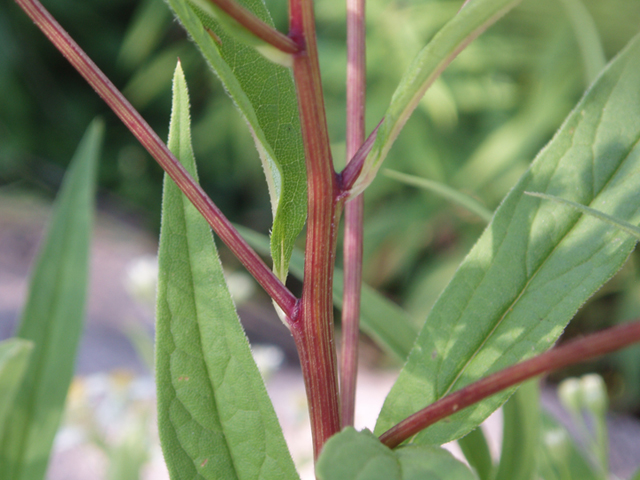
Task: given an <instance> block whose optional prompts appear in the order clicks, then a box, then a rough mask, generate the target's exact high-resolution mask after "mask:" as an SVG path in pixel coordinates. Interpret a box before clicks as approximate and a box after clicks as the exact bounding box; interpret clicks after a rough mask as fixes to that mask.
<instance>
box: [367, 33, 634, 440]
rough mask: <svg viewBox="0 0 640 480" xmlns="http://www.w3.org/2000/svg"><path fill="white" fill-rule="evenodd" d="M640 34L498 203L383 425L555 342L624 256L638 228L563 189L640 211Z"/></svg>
mask: <svg viewBox="0 0 640 480" xmlns="http://www.w3.org/2000/svg"><path fill="white" fill-rule="evenodd" d="M639 62H640V37H637V38H636V39H635V40H634V41H632V42H631V44H630V45H629V46H628V47H627V48H626V49H625V50H624V52H623V53H621V54H620V55H619V56H618V57H617V59H616V60H615V61H614V62H612V64H611V65H610V66H609V67H608V69H607V70H606V71H605V73H604V74H603V76H601V77H600V78H599V80H598V82H597V83H596V84H595V85H594V86H593V87H592V89H591V90H590V91H589V92H588V94H587V95H586V96H585V98H583V100H582V101H581V102H580V103H579V104H578V106H577V107H576V108H575V110H574V111H573V113H572V114H571V115H570V116H569V118H568V119H567V120H566V122H565V123H564V125H563V126H562V128H561V129H560V131H559V132H558V134H557V135H556V136H555V138H554V139H553V141H552V142H551V143H550V144H549V145H548V146H547V147H546V148H545V149H544V150H543V151H542V152H541V153H540V155H539V156H538V157H537V158H536V160H535V161H534V162H533V164H532V165H531V167H530V169H529V170H528V171H527V172H526V173H525V174H524V175H523V177H522V178H521V179H520V181H519V182H518V184H517V185H516V186H515V187H514V188H513V190H512V191H511V193H509V195H508V196H507V197H506V198H505V200H504V201H503V203H502V205H501V206H500V207H499V209H498V210H497V211H496V213H495V215H494V217H493V220H492V222H491V224H490V225H489V226H488V227H487V229H486V230H485V232H484V233H483V234H482V236H481V237H480V239H479V240H478V242H477V243H476V245H475V246H474V248H473V249H472V250H471V252H470V253H469V255H468V256H467V258H466V259H465V260H464V261H463V263H462V264H461V266H460V268H459V269H458V271H457V273H456V275H455V276H454V278H453V279H452V281H451V283H450V284H449V285H448V286H447V288H446V289H445V291H444V292H443V294H442V295H441V296H440V298H439V299H438V301H437V303H436V304H435V306H434V308H433V309H432V311H431V313H430V314H429V316H428V317H427V320H426V323H425V326H424V328H423V330H422V332H421V333H420V336H419V338H418V340H417V342H416V347H414V349H413V350H412V352H411V354H410V355H409V360H408V362H407V364H406V365H405V367H404V368H403V370H402V372H401V373H400V376H399V378H398V381H397V382H396V384H395V385H394V387H393V388H392V390H391V392H390V394H389V396H388V397H387V400H386V402H385V405H384V407H383V409H382V413H381V415H380V418H379V419H378V424H377V426H376V432H377V433H381V432H383V431H385V430H387V429H388V428H390V427H392V426H393V425H394V424H395V423H396V422H398V421H400V420H402V419H404V418H406V417H407V416H409V415H410V414H412V413H414V412H416V411H417V410H419V409H421V408H423V407H425V406H426V405H428V404H430V403H432V402H434V401H436V400H438V399H439V398H442V397H443V396H445V395H447V394H448V393H450V392H453V391H455V390H458V389H460V388H462V387H464V386H466V385H469V384H470V383H472V382H474V381H476V380H478V379H480V378H482V377H484V376H486V375H487V374H490V373H493V372H495V371H498V370H501V369H503V368H505V367H507V366H509V365H512V364H514V363H516V362H518V361H521V360H524V359H527V358H531V357H532V356H534V355H536V354H539V353H541V352H543V351H545V350H547V349H548V348H549V347H550V346H552V345H553V343H554V342H555V341H556V340H557V338H558V337H559V335H560V334H561V333H562V331H563V329H564V328H565V326H566V324H567V323H568V322H569V320H570V319H571V318H572V317H573V315H574V314H575V312H576V311H577V310H578V308H579V307H580V306H581V305H582V304H583V303H584V302H585V301H586V300H587V299H588V298H589V297H590V296H591V295H592V294H593V293H594V292H595V291H596V290H598V288H600V286H602V284H604V283H605V282H606V281H607V280H608V279H609V278H611V276H612V275H613V274H615V272H617V271H618V269H619V268H620V267H621V266H622V264H623V263H624V262H625V260H626V258H627V257H628V255H629V253H630V252H631V251H632V249H633V248H634V245H635V242H636V240H635V238H632V237H630V236H629V235H627V234H626V233H622V232H620V230H618V229H612V228H611V227H610V226H609V225H607V224H604V223H603V222H601V221H600V220H599V219H595V218H591V217H588V216H583V215H582V214H581V213H580V212H577V211H575V210H574V209H559V208H558V207H557V206H556V205H554V204H552V203H551V202H543V201H541V200H537V199H534V198H531V197H530V196H528V195H525V193H524V192H526V191H537V192H543V193H546V194H550V195H556V196H561V197H563V198H566V199H569V200H571V201H575V202H577V203H580V204H583V205H589V206H590V207H591V208H594V209H596V210H598V211H601V212H604V213H606V214H608V215H612V216H614V217H616V218H620V219H623V220H624V221H627V222H630V223H637V222H639V221H640V214H639V212H638V209H639V208H640V189H638V187H637V185H638V180H639V179H640V147H639V146H638V141H639V139H640V89H638V85H640V69H639V68H637V65H638V63H639ZM512 391H513V390H510V391H506V392H502V393H500V394H497V395H495V396H493V397H491V398H489V399H487V400H485V401H483V402H481V403H479V404H478V405H476V406H474V407H471V408H469V409H465V410H464V411H462V412H458V413H457V414H456V415H454V416H452V417H450V418H449V419H447V420H446V421H444V422H440V423H438V424H436V425H433V426H432V427H430V428H429V429H428V430H426V431H425V432H422V433H421V434H419V439H420V441H424V442H429V443H444V442H447V441H450V440H453V439H455V438H458V437H460V436H462V435H464V434H465V433H467V432H468V431H470V430H472V429H473V428H475V427H476V426H477V425H479V424H480V423H481V422H482V421H483V420H484V419H485V418H486V417H487V416H488V415H489V414H490V413H491V412H493V411H494V410H495V409H496V408H498V407H499V406H500V405H501V404H502V403H503V402H504V401H505V400H506V399H507V398H508V397H509V395H510V394H511V393H512Z"/></svg>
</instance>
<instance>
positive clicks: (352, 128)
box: [340, 0, 366, 427]
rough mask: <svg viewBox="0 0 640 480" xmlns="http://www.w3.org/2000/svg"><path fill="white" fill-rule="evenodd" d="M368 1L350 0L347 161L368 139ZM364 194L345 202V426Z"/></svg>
mask: <svg viewBox="0 0 640 480" xmlns="http://www.w3.org/2000/svg"><path fill="white" fill-rule="evenodd" d="M364 20H365V0H347V135H346V136H347V139H346V140H347V142H346V143H347V145H346V147H347V152H346V153H347V161H349V160H350V159H351V158H352V157H353V156H354V155H355V154H356V152H357V151H358V149H359V148H360V146H361V145H362V143H363V142H364V132H365V129H364V127H365V125H364V110H365V86H366V66H365V21H364ZM363 210H364V199H363V197H362V195H359V196H357V197H356V198H353V199H351V200H350V201H348V202H347V203H346V204H345V212H344V221H345V230H344V293H343V306H342V348H341V355H340V360H341V365H340V367H341V368H340V398H341V401H342V405H341V412H342V426H343V427H344V426H353V420H354V415H355V402H356V379H357V373H358V339H359V333H360V293H361V288H362V237H363Z"/></svg>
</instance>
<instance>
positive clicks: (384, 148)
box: [353, 0, 520, 194]
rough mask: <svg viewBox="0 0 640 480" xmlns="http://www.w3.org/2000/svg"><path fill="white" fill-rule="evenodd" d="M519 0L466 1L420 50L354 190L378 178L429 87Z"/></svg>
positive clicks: (392, 102) (386, 116)
mask: <svg viewBox="0 0 640 480" xmlns="http://www.w3.org/2000/svg"><path fill="white" fill-rule="evenodd" d="M519 1H520V0H471V1H469V2H467V3H466V4H465V6H464V8H462V9H461V10H460V11H459V12H458V14H457V15H456V16H454V17H453V18H452V19H451V20H450V21H449V22H448V23H447V24H446V25H445V26H444V27H442V29H441V30H440V31H439V32H438V33H437V34H436V35H435V37H433V39H432V40H431V41H430V42H429V44H428V45H427V46H426V47H424V48H423V49H422V51H420V53H419V54H418V56H417V57H416V59H415V60H414V61H413V63H412V64H411V66H410V67H409V68H408V70H407V71H406V72H405V73H404V75H403V76H402V79H401V80H400V84H399V85H398V88H397V89H396V91H395V92H394V93H393V97H392V98H391V103H390V105H389V108H388V109H387V111H386V113H385V114H384V118H383V120H382V123H381V125H380V128H379V129H378V133H377V136H376V140H375V143H374V144H373V148H372V149H371V152H370V153H369V155H367V158H366V160H365V163H364V166H363V169H362V174H361V175H360V177H359V178H358V180H357V181H356V183H355V185H354V186H353V192H354V194H355V193H359V192H361V191H363V190H364V189H365V188H366V187H367V185H369V184H370V183H371V182H372V181H373V179H374V178H375V176H376V174H377V172H378V169H379V168H380V164H381V163H382V161H383V160H384V159H385V157H386V156H387V153H388V152H389V149H390V148H391V145H392V144H393V142H394V141H395V139H396V138H397V137H398V135H399V134H400V131H401V130H402V127H404V124H405V123H406V122H407V120H408V119H409V116H411V113H413V111H414V110H415V108H416V107H417V106H418V102H419V101H420V99H421V98H422V97H423V96H424V94H425V92H426V91H427V89H428V88H429V87H430V86H431V85H432V84H433V82H434V81H435V80H436V79H437V78H438V77H439V76H440V74H441V73H442V71H443V70H444V69H445V68H447V66H448V65H449V64H450V63H451V62H452V61H453V59H454V58H455V57H456V56H457V55H458V53H460V52H461V51H462V50H463V49H464V47H466V46H467V45H468V44H469V43H471V42H472V41H473V40H475V39H476V38H477V37H478V36H479V35H480V34H481V33H482V32H484V31H485V30H486V29H487V28H488V27H489V26H490V25H492V24H493V23H494V22H496V21H497V20H498V19H499V18H500V17H502V16H503V15H504V14H505V13H507V12H508V11H509V10H510V9H512V8H513V7H514V6H515V5H517V4H518V3H519Z"/></svg>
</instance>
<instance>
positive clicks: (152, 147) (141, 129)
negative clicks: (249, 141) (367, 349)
mask: <svg viewBox="0 0 640 480" xmlns="http://www.w3.org/2000/svg"><path fill="white" fill-rule="evenodd" d="M15 1H16V3H17V4H18V5H19V6H20V8H22V9H23V10H24V12H25V13H26V14H27V15H28V16H29V17H30V18H31V20H33V22H34V23H35V24H36V25H37V26H38V28H39V29H40V30H41V31H42V32H43V33H44V34H45V35H46V36H47V38H48V39H49V40H50V41H51V43H53V45H54V46H55V47H56V48H57V49H58V50H59V51H60V53H62V55H64V56H65V58H66V59H67V60H68V61H69V62H70V63H71V65H72V66H73V67H74V68H75V69H76V70H77V71H78V72H79V73H80V75H82V76H83V77H84V79H85V80H86V81H87V83H89V85H91V87H93V89H94V90H95V91H96V92H97V93H98V95H100V97H101V98H102V99H103V100H104V101H105V102H106V103H107V105H109V107H110V108H111V109H112V110H113V111H114V113H115V114H116V115H117V116H118V117H119V118H120V120H122V122H123V123H124V124H125V126H126V127H127V128H128V129H129V130H130V131H131V133H133V135H134V136H135V137H136V138H137V139H138V141H139V142H140V143H141V144H142V146H143V147H144V148H145V149H146V150H147V151H148V152H149V153H150V154H151V156H152V157H153V158H154V159H155V160H156V161H157V162H158V163H159V164H160V166H161V167H162V168H163V169H164V170H165V171H166V172H167V174H168V175H169V176H170V177H171V178H172V179H173V181H174V182H176V184H177V185H178V187H179V188H180V190H182V191H183V192H184V194H185V195H186V196H187V198H188V199H189V200H190V201H191V202H192V203H193V204H194V205H195V207H196V208H197V209H198V211H200V213H201V214H202V215H203V216H204V218H205V219H206V220H207V222H208V223H209V225H211V228H212V229H213V231H214V232H215V233H216V234H217V235H218V236H219V237H220V238H221V240H222V241H223V242H224V243H225V244H226V245H227V246H228V247H229V249H231V251H232V252H233V253H234V254H235V255H236V256H237V257H238V259H239V260H240V262H241V263H242V264H243V265H244V266H245V268H246V269H247V270H248V271H249V273H251V275H253V277H254V278H255V279H256V281H257V282H258V283H259V284H260V285H261V286H262V287H263V288H264V289H265V290H266V291H267V293H268V294H269V296H271V298H273V299H274V301H275V302H276V303H277V304H278V306H280V308H282V310H283V311H284V312H285V314H286V315H287V317H289V319H293V318H295V316H296V315H297V308H298V300H297V299H296V297H295V296H294V295H293V294H292V293H291V292H290V291H289V290H288V289H287V287H285V286H284V285H283V284H282V282H281V281H280V280H279V279H278V278H277V277H276V276H275V274H274V273H273V272H272V271H271V270H270V269H269V267H267V265H266V264H265V263H264V262H263V261H262V259H261V258H260V257H259V256H258V254H257V253H256V252H255V251H254V250H253V249H252V248H251V247H250V246H249V244H247V242H245V240H244V239H243V238H242V237H241V236H240V234H239V233H238V232H237V230H236V229H235V228H233V226H232V225H231V223H230V222H229V220H227V218H226V217H225V216H224V215H223V214H222V212H221V211H220V210H219V209H218V207H216V205H215V204H214V203H213V202H212V201H211V199H210V198H209V197H208V196H207V194H206V193H205V192H204V191H203V190H202V188H201V187H200V186H199V185H198V184H197V183H196V182H195V181H194V180H193V178H191V177H190V176H189V174H188V173H187V171H186V170H185V169H184V167H183V166H182V164H181V163H180V162H179V161H178V160H177V159H176V157H175V156H174V155H173V154H172V153H171V151H170V150H169V149H168V148H167V146H166V145H165V144H164V142H163V141H162V140H160V137H158V135H157V134H156V133H155V132H154V131H153V129H152V128H151V127H150V126H149V124H148V123H147V122H146V121H145V120H144V119H143V118H142V116H141V115H140V114H139V113H138V111H137V110H136V109H135V108H133V106H132V105H131V104H130V103H129V101H128V100H127V99H126V98H125V97H124V96H123V95H122V93H120V91H119V90H118V89H117V88H116V87H115V85H113V83H112V82H111V81H110V80H109V79H108V78H107V77H106V75H105V74H104V73H103V72H102V71H101V70H100V69H99V68H98V67H97V65H96V64H95V63H94V62H93V61H92V60H91V59H90V58H89V57H88V56H87V54H86V53H85V52H84V51H83V50H82V49H81V48H80V46H79V45H78V44H77V43H76V42H75V41H74V40H73V39H72V38H71V37H70V36H69V34H68V33H67V32H66V31H65V30H64V29H63V28H62V27H61V26H60V24H59V23H58V22H57V21H56V20H55V19H54V18H53V17H52V16H51V14H50V13H49V12H48V11H47V10H46V9H45V8H44V7H43V6H42V5H41V4H40V2H38V0H15Z"/></svg>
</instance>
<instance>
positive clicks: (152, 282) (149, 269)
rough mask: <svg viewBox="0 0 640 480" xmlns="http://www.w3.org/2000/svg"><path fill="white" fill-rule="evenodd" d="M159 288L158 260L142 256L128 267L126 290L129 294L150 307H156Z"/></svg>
mask: <svg viewBox="0 0 640 480" xmlns="http://www.w3.org/2000/svg"><path fill="white" fill-rule="evenodd" d="M157 286H158V258H157V257H156V256H155V255H142V256H140V257H138V258H136V259H135V260H133V261H131V262H130V263H129V265H128V266H127V277H126V279H125V288H126V289H127V291H128V292H129V294H130V295H131V296H132V297H133V298H135V299H136V300H139V301H140V302H144V303H146V304H148V305H155V302H156V288H157Z"/></svg>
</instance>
